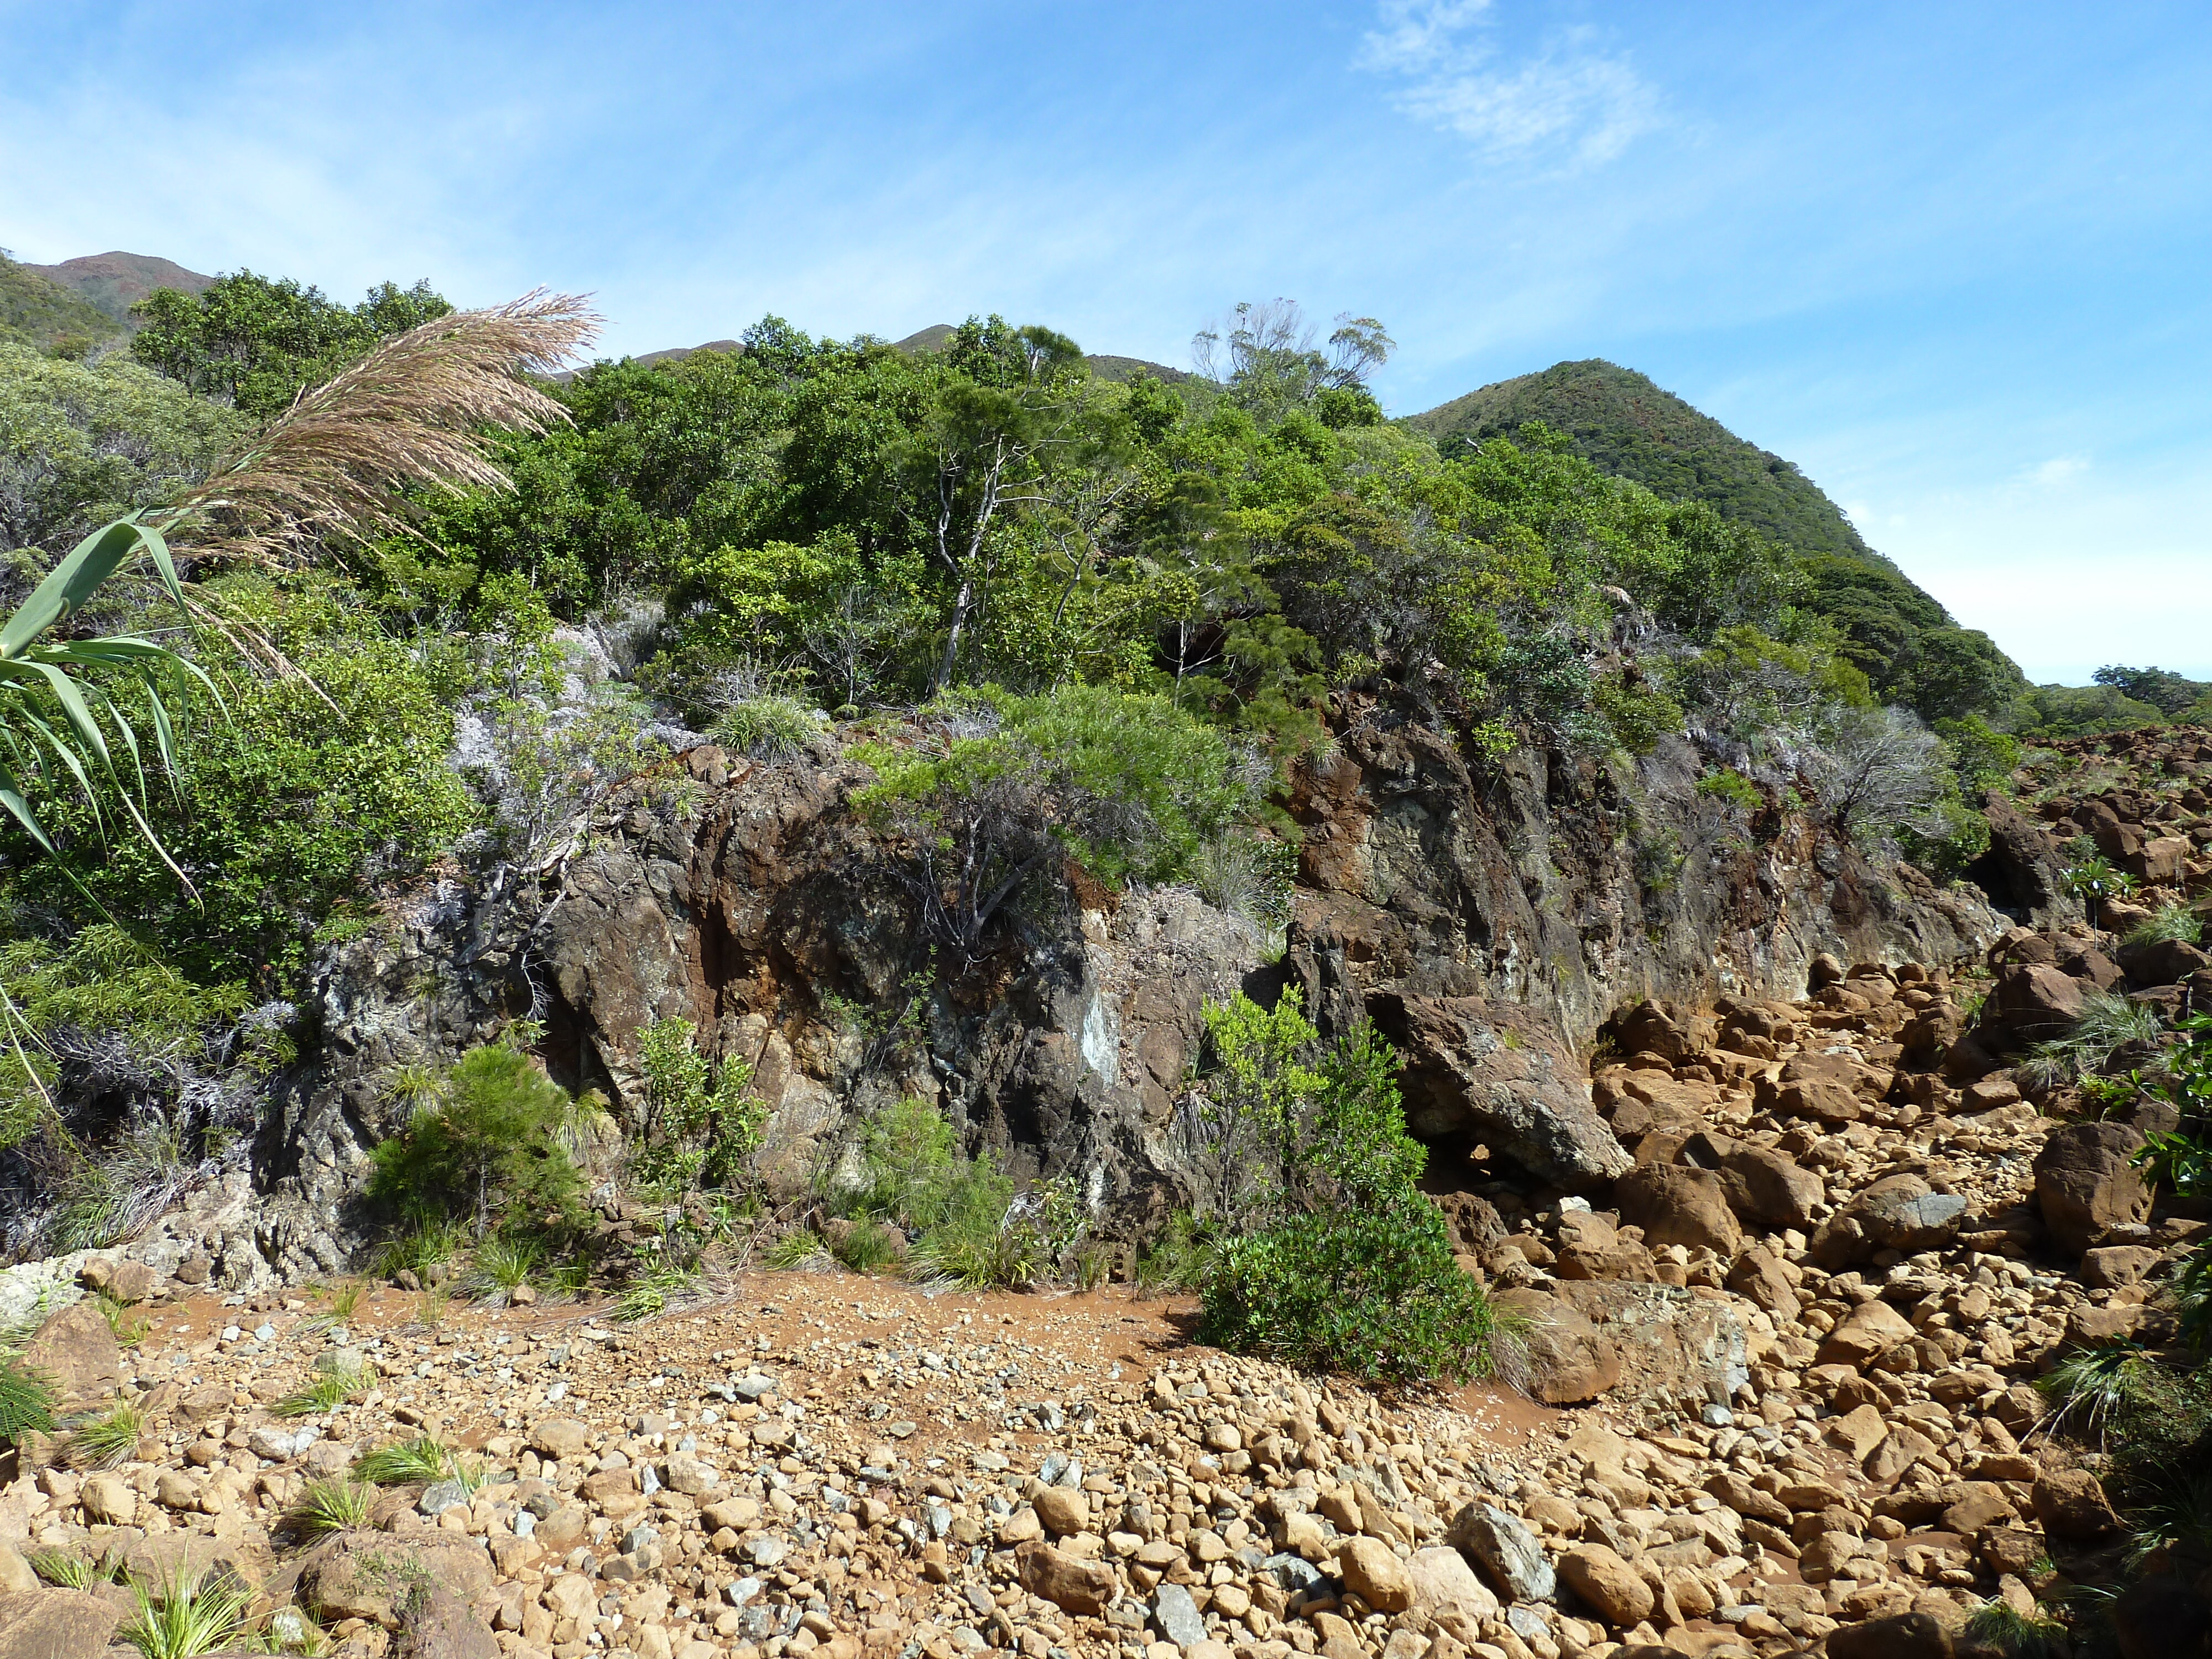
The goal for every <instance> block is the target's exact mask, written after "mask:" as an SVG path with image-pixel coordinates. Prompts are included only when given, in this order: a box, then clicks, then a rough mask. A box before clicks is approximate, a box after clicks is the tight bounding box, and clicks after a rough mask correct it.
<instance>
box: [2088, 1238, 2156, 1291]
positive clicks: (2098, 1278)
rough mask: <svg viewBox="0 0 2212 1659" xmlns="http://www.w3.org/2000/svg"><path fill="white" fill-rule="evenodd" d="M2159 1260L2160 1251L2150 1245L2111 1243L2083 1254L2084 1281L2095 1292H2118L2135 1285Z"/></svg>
mask: <svg viewBox="0 0 2212 1659" xmlns="http://www.w3.org/2000/svg"><path fill="white" fill-rule="evenodd" d="M2158 1261H2159V1256H2158V1252H2157V1251H2156V1250H2154V1249H2151V1248H2150V1246H2148V1244H2107V1245H2106V1246H2105V1247H2104V1248H2103V1249H2095V1250H2091V1251H2089V1252H2088V1253H2087V1254H2086V1255H2083V1256H2082V1258H2081V1282H2082V1283H2083V1284H2084V1285H2087V1286H2088V1287H2089V1288H2090V1289H2091V1290H2093V1291H2116V1290H2118V1289H2119V1288H2120V1286H2122V1285H2132V1284H2134V1283H2135V1282H2136V1280H2137V1279H2141V1278H2142V1276H2143V1275H2144V1274H2145V1273H2148V1272H2149V1271H2150V1270H2151V1269H2152V1268H2153V1267H2156V1266H2157V1265H2158Z"/></svg>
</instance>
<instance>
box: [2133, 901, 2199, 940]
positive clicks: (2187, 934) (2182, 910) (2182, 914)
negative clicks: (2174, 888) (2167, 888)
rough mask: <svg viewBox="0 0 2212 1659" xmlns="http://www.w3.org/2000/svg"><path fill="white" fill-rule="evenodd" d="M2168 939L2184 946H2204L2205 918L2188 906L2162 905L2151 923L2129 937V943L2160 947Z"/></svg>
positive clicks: (2142, 925) (2140, 927)
mask: <svg viewBox="0 0 2212 1659" xmlns="http://www.w3.org/2000/svg"><path fill="white" fill-rule="evenodd" d="M2168 939H2179V941H2180V942H2181V943H2182V944H2184V945H2201V944H2203V942H2204V921H2203V917H2201V916H2199V915H2197V912H2196V911H2194V910H2192V909H2191V908H2190V907H2189V906H2187V905H2186V904H2167V905H2162V906H2160V908H2159V909H2158V910H2157V912H2156V913H2155V914H2154V915H2152V917H2151V918H2150V920H2149V921H2146V922H2143V923H2142V924H2140V925H2139V926H2138V927H2136V929H2135V930H2134V931H2133V932H2132V933H2130V934H2129V935H2128V943H2129V944H2130V945H2160V944H2163V943H2165V942H2166V940H2168Z"/></svg>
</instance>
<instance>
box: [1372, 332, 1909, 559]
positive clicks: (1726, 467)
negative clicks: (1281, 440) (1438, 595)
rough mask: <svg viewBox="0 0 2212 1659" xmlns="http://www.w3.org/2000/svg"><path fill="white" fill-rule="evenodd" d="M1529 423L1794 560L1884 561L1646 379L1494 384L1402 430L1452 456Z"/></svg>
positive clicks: (1803, 484) (1622, 371) (1803, 490)
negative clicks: (1750, 528)
mask: <svg viewBox="0 0 2212 1659" xmlns="http://www.w3.org/2000/svg"><path fill="white" fill-rule="evenodd" d="M1534 421H1541V422H1543V423H1544V424H1545V425H1546V426H1548V427H1550V428H1552V429H1553V431H1555V432H1561V433H1565V435H1567V436H1568V437H1569V438H1571V440H1573V441H1574V447H1575V449H1576V452H1577V453H1579V454H1581V455H1582V456H1583V457H1584V458H1585V459H1589V460H1591V461H1595V463H1596V464H1597V465H1600V466H1601V467H1603V468H1604V469H1605V470H1606V471H1607V472H1610V473H1612V474H1613V475H1614V476H1615V477H1622V478H1633V479H1635V480H1636V482H1637V483H1640V484H1642V485H1643V486H1644V488H1645V489H1649V490H1651V491H1652V492H1653V493H1654V494H1656V495H1662V496H1665V497H1666V498H1668V500H1689V501H1704V502H1705V503H1706V504H1707V505H1708V506H1710V507H1716V508H1717V509H1718V510H1719V511H1721V512H1722V513H1726V514H1727V515H1728V516H1729V518H1731V519H1740V520H1744V521H1745V522H1747V523H1749V524H1753V525H1756V526H1758V527H1759V529H1761V530H1763V531H1765V532H1766V533H1767V534H1768V535H1770V536H1771V537H1773V538H1774V539H1775V540H1777V541H1778V542H1780V543H1782V544H1784V546H1785V547H1789V548H1792V549H1794V550H1796V551H1797V552H1799V553H1843V554H1850V555H1854V556H1857V557H1860V558H1869V559H1881V555H1879V554H1877V553H1876V552H1875V550H1873V549H1872V548H1870V547H1869V546H1868V545H1867V544H1866V542H1865V540H1864V538H1862V537H1861V536H1860V535H1859V532H1857V530H1855V529H1853V528H1852V527H1851V521H1850V520H1849V519H1847V518H1845V517H1844V513H1843V510H1842V509H1841V508H1840V507H1838V506H1837V505H1836V504H1835V503H1834V502H1833V501H1830V500H1829V499H1828V497H1827V496H1826V494H1824V493H1823V492H1822V490H1821V489H1820V485H1818V484H1816V483H1814V482H1813V481H1812V480H1811V479H1810V478H1808V477H1806V476H1805V475H1804V474H1803V473H1802V472H1800V471H1798V470H1797V469H1796V466H1794V465H1791V464H1790V462H1788V461H1785V460H1784V459H1782V457H1781V456H1779V455H1775V454H1771V453H1768V452H1767V451H1765V450H1764V449H1761V448H1759V447H1758V446H1757V445H1756V444H1753V443H1749V442H1747V441H1745V440H1744V439H1741V438H1739V437H1737V436H1736V435H1735V433H1733V432H1731V431H1729V429H1728V428H1726V427H1724V426H1723V425H1722V424H1721V423H1720V422H1718V421H1717V420H1715V419H1714V418H1713V417H1712V416H1710V415H1708V414H1706V413H1705V411H1704V410H1699V409H1694V408H1692V406H1691V405H1690V404H1686V403H1684V402H1683V401H1682V400H1681V399H1680V398H1677V397H1676V396H1675V395H1674V393H1673V392H1667V391H1663V390H1662V389H1661V388H1660V387H1659V386H1656V384H1654V383H1653V381H1652V380H1650V377H1649V376H1647V375H1643V374H1638V373H1637V372H1636V371H1635V370H1634V369H1632V368H1621V367H1620V366H1619V365H1618V364H1615V363H1608V362H1605V361H1604V360H1603V359H1602V358H1598V357H1589V358H1584V359H1583V361H1581V362H1571V363H1554V364H1553V365H1552V367H1551V368H1547V369H1545V370H1543V371H1542V372H1541V373H1540V374H1522V375H1516V377H1515V378H1514V379H1512V380H1499V381H1498V382H1497V383H1496V384H1494V385H1492V386H1483V387H1480V389H1478V390H1476V391H1474V392H1468V394H1467V395H1466V396H1465V397H1463V398H1453V399H1452V400H1451V402H1449V403H1448V404H1439V405H1437V407H1436V408H1434V409H1431V410H1428V411H1427V412H1426V413H1425V414H1420V415H1414V416H1408V417H1407V422H1406V423H1407V425H1408V426H1412V427H1415V428H1419V430H1421V431H1423V432H1425V433H1427V434H1428V435H1430V436H1431V437H1432V438H1434V439H1435V440H1436V441H1437V448H1438V449H1440V450H1442V451H1443V453H1446V454H1448V455H1449V454H1451V453H1455V452H1456V451H1461V450H1467V449H1472V448H1474V447H1476V446H1477V445H1479V444H1480V443H1481V442H1482V441H1484V440H1485V439H1486V438H1496V437H1506V438H1511V437H1515V436H1516V435H1518V434H1519V433H1520V431H1521V429H1522V428H1523V427H1525V426H1527V425H1528V424H1529V423H1530V422H1534ZM1881 562H1882V563H1883V564H1885V565H1888V564H1889V561H1888V560H1887V559H1881ZM1890 568H1892V569H1894V568H1896V567H1895V566H1894V565H1890Z"/></svg>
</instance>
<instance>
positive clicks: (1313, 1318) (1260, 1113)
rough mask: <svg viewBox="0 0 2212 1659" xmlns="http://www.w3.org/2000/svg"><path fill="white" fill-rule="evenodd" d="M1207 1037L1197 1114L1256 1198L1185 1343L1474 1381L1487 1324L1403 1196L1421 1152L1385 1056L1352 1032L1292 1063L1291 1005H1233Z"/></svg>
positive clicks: (1294, 1009)
mask: <svg viewBox="0 0 2212 1659" xmlns="http://www.w3.org/2000/svg"><path fill="white" fill-rule="evenodd" d="M1209 1024H1210V1025H1211V1027H1212V1038H1213V1043H1214V1048H1215V1052H1216V1055H1217V1058H1218V1060H1219V1062H1220V1067H1221V1069H1220V1072H1219V1073H1218V1081H1217V1084H1216V1085H1215V1088H1214V1091H1213V1097H1212V1099H1211V1100H1209V1102H1208V1103H1207V1104H1206V1106H1205V1107H1204V1108H1202V1110H1204V1111H1207V1112H1210V1113H1211V1114H1212V1115H1213V1118H1214V1120H1215V1122H1216V1124H1217V1127H1219V1128H1220V1129H1222V1130H1224V1131H1229V1130H1230V1129H1231V1126H1232V1124H1233V1125H1234V1127H1235V1133H1237V1137H1238V1139H1240V1140H1241V1141H1242V1142H1243V1148H1244V1151H1243V1156H1244V1157H1245V1158H1247V1159H1248V1160H1249V1166H1248V1167H1250V1168H1252V1169H1254V1170H1256V1171H1257V1174H1256V1178H1255V1179H1256V1187H1257V1190H1256V1192H1255V1193H1253V1194H1251V1195H1249V1197H1248V1198H1245V1199H1243V1200H1241V1201H1240V1202H1239V1204H1238V1206H1237V1214H1238V1215H1239V1217H1240V1218H1249V1219H1246V1220H1245V1225H1243V1226H1242V1227H1240V1228H1239V1230H1238V1231H1234V1232H1232V1233H1231V1234H1230V1235H1229V1236H1228V1237H1224V1238H1223V1239H1222V1240H1221V1242H1220V1243H1218V1245H1217V1246H1216V1248H1215V1249H1214V1251H1213V1253H1212V1258H1211V1260H1210V1261H1209V1262H1208V1263H1207V1265H1206V1269H1205V1272H1204V1276H1203V1279H1202V1284H1201V1292H1202V1295H1203V1298H1204V1310H1205V1311H1204V1317H1203V1322H1202V1324H1201V1326H1200V1337H1201V1340H1205V1341H1207V1342H1212V1343H1214V1344H1216V1345H1218V1346H1221V1347H1225V1348H1229V1349H1232V1350H1236V1351H1238V1352H1254V1353H1263V1354H1267V1355H1268V1356H1270V1357H1271V1358H1278V1359H1282V1360H1286V1361H1288V1362H1290V1363H1291V1364H1297V1365H1302V1366H1305V1367H1308V1368H1310V1369H1312V1370H1325V1371H1338V1372H1343V1373H1346V1374H1349V1375H1351V1376H1359V1377H1365V1378H1370V1379H1374V1380H1377V1381H1396V1382H1412V1381H1416V1380H1419V1379H1422V1378H1427V1377H1448V1378H1452V1379H1455V1380H1461V1379H1465V1378H1467V1377H1469V1376H1481V1375H1484V1374H1486V1373H1487V1372H1488V1370H1490V1368H1491V1364H1492V1354H1491V1344H1492V1337H1493V1335H1494V1334H1496V1332H1497V1329H1498V1324H1499V1316H1498V1310H1496V1309H1495V1308H1493V1307H1492V1304H1491V1302H1490V1298H1489V1297H1488V1296H1487V1294H1486V1292H1485V1291H1484V1290H1483V1287H1482V1286H1481V1285H1480V1284H1479V1283H1477V1282H1476V1281H1475V1280H1474V1279H1472V1278H1470V1277H1468V1275H1467V1274H1465V1273H1462V1272H1461V1271H1460V1269H1459V1267H1458V1264H1457V1262H1456V1261H1455V1256H1454V1251H1453V1249H1452V1241H1451V1235H1450V1231H1449V1227H1448V1226H1447V1225H1446V1223H1445V1220H1444V1218H1443V1212H1442V1211H1440V1210H1438V1209H1437V1206H1435V1205H1434V1204H1432V1203H1431V1202H1430V1201H1429V1200H1428V1198H1427V1196H1426V1195H1425V1194H1423V1193H1422V1192H1421V1191H1420V1190H1419V1188H1418V1187H1417V1186H1416V1185H1415V1184H1414V1183H1415V1182H1416V1181H1417V1180H1418V1179H1419V1176H1420V1174H1421V1171H1422V1170H1423V1168H1424V1167H1425V1164H1426V1163H1427V1158H1428V1153H1427V1149H1426V1148H1425V1147H1424V1146H1422V1145H1421V1144H1420V1142H1419V1141H1418V1140H1416V1139H1414V1138H1413V1136H1412V1135H1411V1134H1410V1133H1407V1129H1406V1120H1405V1113H1404V1110H1403V1109H1402V1108H1401V1104H1400V1101H1399V1093H1398V1084H1397V1078H1396V1072H1397V1060H1396V1056H1395V1054H1394V1053H1393V1052H1392V1050H1391V1048H1390V1046H1389V1043H1387V1042H1384V1041H1383V1039H1382V1038H1381V1037H1380V1036H1377V1035H1376V1033H1375V1032H1374V1031H1373V1030H1371V1029H1370V1028H1369V1027H1367V1026H1365V1025H1362V1026H1360V1027H1359V1028H1358V1029H1357V1030H1353V1031H1352V1032H1350V1033H1348V1034H1347V1035H1346V1036H1343V1037H1342V1038H1340V1040H1339V1041H1338V1042H1336V1044H1335V1045H1334V1047H1333V1048H1328V1050H1326V1051H1325V1052H1323V1053H1322V1054H1320V1056H1319V1058H1318V1059H1317V1060H1315V1061H1314V1062H1313V1063H1312V1064H1311V1065H1310V1066H1309V1065H1307V1064H1304V1063H1303V1061H1302V1060H1301V1058H1300V1057H1301V1056H1302V1055H1304V1054H1311V1053H1312V1052H1313V1051H1314V1050H1316V1048H1318V1047H1319V1038H1318V1033H1316V1031H1315V1030H1314V1028H1313V1027H1312V1026H1311V1025H1310V1024H1308V1023H1307V1022H1306V1020H1305V1018H1304V1013H1303V1012H1302V1010H1301V1007H1300V1006H1299V1003H1298V1000H1297V994H1296V993H1295V992H1286V993H1285V994H1284V997H1283V999H1282V1000H1281V1001H1280V1002H1279V1003H1278V1004H1277V1006H1276V1007H1275V1008H1274V1009H1273V1010H1272V1011H1267V1010H1261V1009H1260V1008H1259V1007H1258V1006H1257V1005H1256V1004H1254V1003H1252V1002H1250V1001H1249V1000H1248V999H1246V998H1244V997H1243V996H1242V995H1239V996H1238V997H1237V998H1235V999H1234V1000H1231V1002H1230V1003H1228V1004H1225V1005H1224V1006H1221V1007H1220V1008H1218V1009H1216V1010H1214V1011H1212V1016H1211V1018H1210V1019H1209ZM1246 1119H1256V1120H1257V1121H1256V1122H1250V1121H1239V1120H1246Z"/></svg>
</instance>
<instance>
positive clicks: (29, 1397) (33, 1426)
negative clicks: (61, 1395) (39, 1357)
mask: <svg viewBox="0 0 2212 1659" xmlns="http://www.w3.org/2000/svg"><path fill="white" fill-rule="evenodd" d="M58 1403H59V1402H58V1400H57V1398H56V1395H55V1393H54V1385H53V1383H52V1381H51V1380H50V1379H49V1378H48V1377H46V1376H45V1375H44V1374H43V1373H42V1372H40V1371H37V1370H33V1369H32V1368H31V1367H30V1366H29V1365H27V1364H24V1362H23V1361H21V1359H4V1360H0V1445H13V1444H15V1443H16V1442H17V1441H19V1440H21V1438H22V1437H24V1436H25V1435H27V1434H52V1432H53V1431H54V1407H55V1406H56V1405H57V1404H58Z"/></svg>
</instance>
